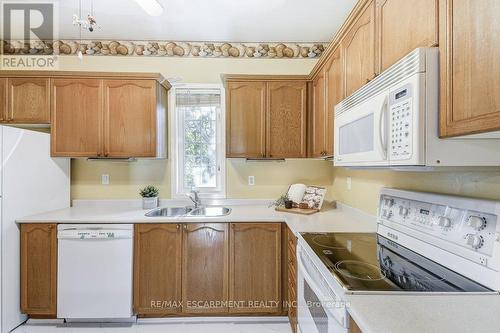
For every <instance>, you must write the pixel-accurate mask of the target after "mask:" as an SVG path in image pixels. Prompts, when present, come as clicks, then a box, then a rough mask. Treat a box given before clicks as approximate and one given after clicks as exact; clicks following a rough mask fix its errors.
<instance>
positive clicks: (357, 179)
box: [331, 168, 500, 214]
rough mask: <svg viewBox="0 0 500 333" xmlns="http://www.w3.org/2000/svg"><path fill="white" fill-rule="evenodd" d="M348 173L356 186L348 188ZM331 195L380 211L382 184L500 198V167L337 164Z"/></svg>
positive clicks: (368, 210)
mask: <svg viewBox="0 0 500 333" xmlns="http://www.w3.org/2000/svg"><path fill="white" fill-rule="evenodd" d="M347 177H351V180H352V185H351V186H352V188H351V190H348V189H347ZM333 178H334V180H333V186H332V189H331V191H332V192H333V193H332V194H331V195H333V197H334V198H335V200H340V201H342V202H344V203H346V204H348V205H350V206H353V207H355V208H359V209H362V210H363V211H365V212H367V213H370V214H376V212H377V205H378V195H379V193H380V189H381V188H382V187H394V188H400V189H406V190H415V191H424V192H437V193H446V194H456V195H461V196H470V197H477V198H486V199H494V200H500V190H499V189H500V168H487V169H486V168H475V169H465V168H443V169H439V170H438V171H434V172H400V171H386V170H380V171H367V170H350V169H345V168H335V169H334V172H333Z"/></svg>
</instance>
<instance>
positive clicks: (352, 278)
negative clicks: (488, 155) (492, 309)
mask: <svg viewBox="0 0 500 333" xmlns="http://www.w3.org/2000/svg"><path fill="white" fill-rule="evenodd" d="M499 215H500V202H496V201H488V200H479V199H471V198H463V197H456V196H448V195H439V194H433V193H421V192H411V191H403V190H396V189H382V191H381V194H380V202H379V209H378V216H377V217H378V218H377V220H378V228H377V233H302V234H301V235H300V236H301V237H299V246H298V247H297V260H298V321H299V327H300V329H301V331H302V332H303V333H323V332H324V333H331V332H347V331H348V329H349V327H348V326H349V325H348V313H347V305H346V303H345V298H344V297H343V296H344V295H345V294H346V293H359V294H385V293H387V294H389V293H390V294H395V293H400V294H408V293H415V294H417V293H418V294H421V295H425V294H432V295H436V294H439V293H446V294H451V293H478V294H494V293H498V291H499V290H500V241H499V240H500V222H499V221H498V216H499ZM332 223H334V221H332Z"/></svg>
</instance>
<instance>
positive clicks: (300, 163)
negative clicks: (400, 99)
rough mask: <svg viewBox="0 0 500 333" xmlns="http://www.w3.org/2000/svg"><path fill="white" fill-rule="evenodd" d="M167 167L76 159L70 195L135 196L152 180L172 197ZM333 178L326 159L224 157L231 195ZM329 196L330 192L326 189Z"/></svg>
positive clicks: (273, 192) (262, 193) (265, 195)
mask: <svg viewBox="0 0 500 333" xmlns="http://www.w3.org/2000/svg"><path fill="white" fill-rule="evenodd" d="M170 170H171V169H170V160H139V161H136V162H130V163H126V162H104V161H99V162H96V161H87V160H84V159H75V160H72V164H71V198H72V199H136V198H139V189H140V188H141V187H144V186H146V185H149V184H151V185H155V186H157V187H158V188H159V190H160V198H162V199H168V198H171V175H170ZM312 170H313V171H312ZM102 174H108V175H109V176H110V184H109V185H101V175H102ZM248 176H255V185H253V186H250V185H248ZM332 182H333V173H332V166H331V162H327V161H322V160H307V159H303V160H287V161H286V162H246V161H245V160H244V159H228V160H226V196H227V198H230V199H273V198H277V197H279V196H280V195H281V194H283V193H284V192H286V190H287V188H288V185H290V184H292V183H305V184H308V185H318V186H325V187H329V185H330V184H332ZM329 192H330V191H329ZM328 197H331V193H327V198H328Z"/></svg>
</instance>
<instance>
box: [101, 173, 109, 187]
mask: <svg viewBox="0 0 500 333" xmlns="http://www.w3.org/2000/svg"><path fill="white" fill-rule="evenodd" d="M101 184H102V185H109V175H108V174H103V175H101Z"/></svg>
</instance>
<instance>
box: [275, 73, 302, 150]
mask: <svg viewBox="0 0 500 333" xmlns="http://www.w3.org/2000/svg"><path fill="white" fill-rule="evenodd" d="M267 108H268V112H267V122H266V124H267V126H266V127H267V128H266V142H267V144H266V148H267V156H268V157H272V158H275V157H277V158H293V157H306V110H307V84H306V82H302V81H298V82H294V81H281V82H268V92H267Z"/></svg>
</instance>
